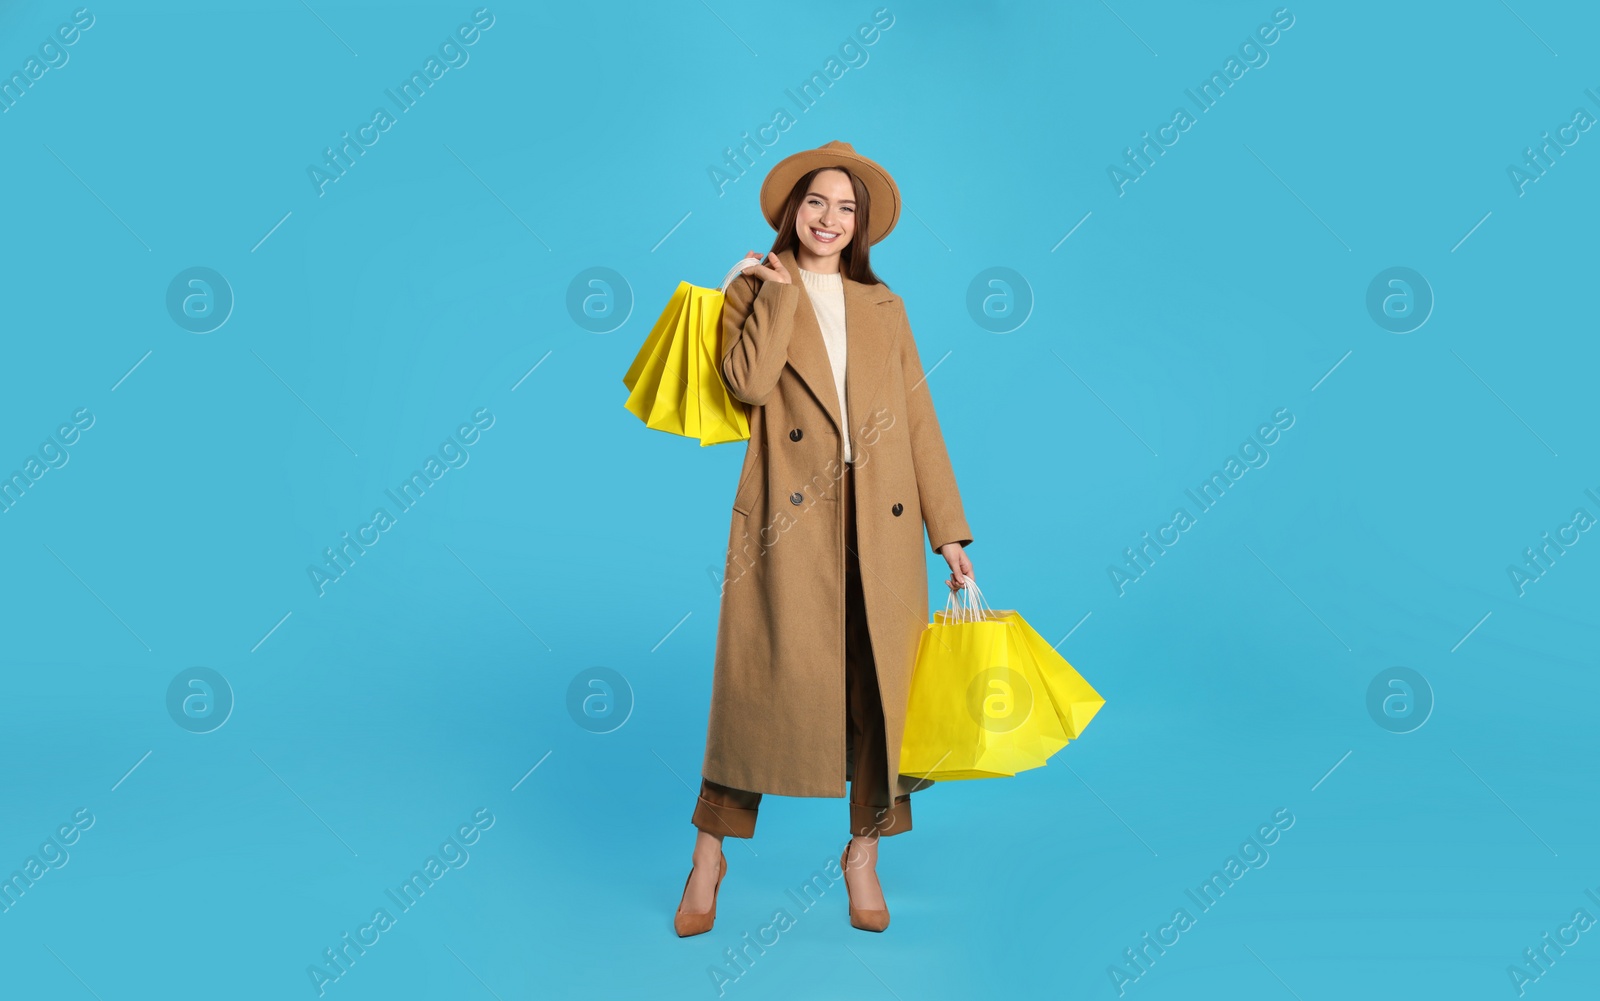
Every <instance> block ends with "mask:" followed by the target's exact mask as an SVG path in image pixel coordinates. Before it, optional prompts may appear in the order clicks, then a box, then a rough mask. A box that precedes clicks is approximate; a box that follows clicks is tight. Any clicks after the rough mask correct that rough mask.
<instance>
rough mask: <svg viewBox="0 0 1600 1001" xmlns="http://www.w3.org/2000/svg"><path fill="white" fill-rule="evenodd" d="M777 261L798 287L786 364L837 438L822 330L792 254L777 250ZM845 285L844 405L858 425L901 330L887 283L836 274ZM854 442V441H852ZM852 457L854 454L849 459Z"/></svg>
mask: <svg viewBox="0 0 1600 1001" xmlns="http://www.w3.org/2000/svg"><path fill="white" fill-rule="evenodd" d="M778 258H779V260H781V261H783V266H784V267H785V268H787V269H788V271H789V275H790V277H791V278H792V279H793V281H794V283H795V284H796V285H800V286H801V292H802V293H803V294H802V295H801V297H800V306H799V307H798V308H797V309H796V310H795V318H794V324H795V326H794V333H793V335H792V336H791V337H790V340H789V364H790V366H792V367H793V368H794V370H795V371H796V372H797V373H799V375H800V379H801V381H803V382H804V383H805V384H806V388H807V389H809V390H811V393H812V395H814V396H815V397H816V398H817V400H818V402H820V403H821V404H822V408H823V410H825V411H827V414H828V417H829V418H830V419H832V421H833V426H834V427H835V428H837V429H838V430H839V434H840V435H844V434H846V433H847V429H846V428H845V427H844V421H843V420H842V419H841V418H840V416H839V393H838V391H837V390H836V389H835V381H834V377H833V362H832V360H831V359H830V358H829V357H828V345H827V344H826V343H825V342H824V341H823V339H822V326H821V324H820V323H818V321H817V313H816V310H815V309H813V308H812V306H811V294H810V292H809V290H807V289H806V288H805V287H804V285H805V282H804V281H803V280H802V279H801V277H800V265H799V263H798V262H797V261H796V260H795V255H794V251H793V250H780V251H779V252H778ZM840 277H841V279H842V281H843V283H844V325H845V345H846V346H845V382H844V394H845V403H846V404H847V405H848V409H849V412H850V421H851V423H852V424H856V425H857V426H864V425H865V424H870V423H871V421H870V419H869V417H868V408H869V407H870V406H871V405H872V403H873V402H874V401H875V400H876V398H877V390H878V388H879V386H880V384H881V382H882V379H883V373H884V368H885V365H886V363H887V362H888V360H889V353H890V350H891V349H892V348H893V347H894V342H895V335H896V334H898V333H899V328H898V327H896V326H894V325H892V324H891V323H890V322H889V320H890V318H891V317H892V316H893V313H892V311H891V309H889V308H886V306H885V304H887V303H892V302H894V301H895V296H894V293H893V292H890V291H889V289H888V286H885V285H868V284H865V283H862V282H858V281H852V280H851V279H849V278H847V277H844V276H843V275H841V276H840ZM851 440H852V441H854V438H852V439H851ZM852 457H854V456H852Z"/></svg>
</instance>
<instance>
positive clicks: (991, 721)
mask: <svg viewBox="0 0 1600 1001" xmlns="http://www.w3.org/2000/svg"><path fill="white" fill-rule="evenodd" d="M961 594H962V597H963V599H964V601H965V602H966V604H965V605H964V606H963V607H959V608H958V607H953V606H954V602H955V598H956V596H955V594H954V593H952V595H951V596H950V599H949V603H948V606H947V608H946V610H945V611H942V612H937V613H935V615H934V620H933V622H931V623H929V624H928V626H927V627H926V628H925V629H924V630H923V633H922V636H921V639H920V641H919V642H918V646H917V657H916V665H915V670H914V673H913V675H912V679H911V693H910V698H909V701H908V705H907V713H906V728H905V734H904V739H903V740H902V742H901V750H900V771H901V773H902V774H905V775H913V776H917V777H920V778H927V779H931V780H933V781H941V780H944V781H948V780H951V779H977V778H999V777H1007V776H1012V775H1015V774H1016V773H1018V772H1021V771H1026V770H1027V769H1030V768H1038V767H1040V766H1042V765H1044V764H1046V763H1047V762H1048V760H1049V758H1050V756H1051V755H1052V754H1055V753H1056V752H1057V751H1059V750H1061V749H1062V748H1063V747H1065V746H1066V745H1067V744H1068V742H1070V741H1071V740H1072V739H1073V738H1074V737H1076V736H1077V735H1078V734H1079V733H1081V732H1082V727H1083V726H1086V725H1087V723H1088V720H1089V718H1090V717H1092V716H1093V715H1094V712H1095V711H1096V710H1098V709H1099V707H1100V706H1101V705H1104V700H1102V699H1100V697H1099V695H1098V694H1097V693H1095V692H1094V690H1093V689H1092V688H1090V687H1089V686H1088V683H1087V682H1086V681H1084V680H1083V678H1082V677H1081V676H1080V675H1078V673H1077V672H1076V671H1074V670H1072V667H1071V665H1069V664H1067V663H1066V661H1065V660H1064V659H1062V658H1061V655H1060V654H1058V653H1056V652H1055V651H1054V650H1053V649H1051V648H1050V646H1049V644H1048V643H1045V642H1044V639H1043V637H1041V636H1039V634H1038V633H1037V632H1035V631H1034V630H1033V628H1032V627H1031V626H1029V625H1028V624H1027V622H1026V621H1024V620H1023V618H1022V616H1021V614H1020V613H1018V612H1017V611H1015V610H1012V609H1003V610H999V611H996V610H995V609H992V608H988V607H987V606H986V605H985V604H984V603H983V596H982V594H981V593H980V592H978V590H977V584H976V582H975V581H973V579H972V578H970V577H968V578H967V586H966V587H965V588H963V589H962V592H961ZM1057 662H1059V663H1057Z"/></svg>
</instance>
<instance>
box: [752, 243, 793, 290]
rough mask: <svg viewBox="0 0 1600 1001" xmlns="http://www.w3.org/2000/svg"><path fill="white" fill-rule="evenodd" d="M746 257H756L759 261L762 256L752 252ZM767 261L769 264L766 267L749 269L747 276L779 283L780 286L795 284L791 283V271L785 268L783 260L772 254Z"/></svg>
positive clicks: (768, 255)
mask: <svg viewBox="0 0 1600 1001" xmlns="http://www.w3.org/2000/svg"><path fill="white" fill-rule="evenodd" d="M745 257H746V258H747V259H748V258H751V257H754V258H756V259H757V260H759V259H760V258H761V255H760V254H758V253H756V252H755V251H753V250H752V251H750V252H749V253H747V254H745ZM766 260H767V264H766V265H763V266H759V267H754V268H749V269H748V270H746V271H745V274H747V275H755V276H757V277H758V278H760V279H761V280H762V281H767V282H778V283H779V284H782V285H791V284H793V282H792V281H790V279H789V269H788V268H785V267H784V266H783V261H782V259H780V258H779V257H778V255H777V254H772V253H769V254H767V258H766Z"/></svg>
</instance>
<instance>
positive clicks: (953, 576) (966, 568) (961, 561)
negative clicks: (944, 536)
mask: <svg viewBox="0 0 1600 1001" xmlns="http://www.w3.org/2000/svg"><path fill="white" fill-rule="evenodd" d="M939 555H940V556H943V557H944V561H945V562H946V563H948V564H950V577H949V578H948V579H947V580H946V581H945V582H944V583H945V586H946V587H948V588H950V590H952V591H959V590H961V589H962V588H963V587H966V584H964V583H962V581H961V576H962V575H964V576H967V577H971V576H972V561H971V560H970V559H968V558H967V550H966V547H965V546H963V545H962V544H961V543H959V542H947V543H945V544H944V545H943V546H940V547H939Z"/></svg>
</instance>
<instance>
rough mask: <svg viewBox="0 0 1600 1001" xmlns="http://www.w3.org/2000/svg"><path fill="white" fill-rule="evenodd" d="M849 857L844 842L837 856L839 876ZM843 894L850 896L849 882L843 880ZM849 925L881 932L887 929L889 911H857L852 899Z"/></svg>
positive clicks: (848, 847) (846, 844)
mask: <svg viewBox="0 0 1600 1001" xmlns="http://www.w3.org/2000/svg"><path fill="white" fill-rule="evenodd" d="M849 857H850V842H848V841H846V842H845V843H844V851H843V852H841V853H840V855H839V871H840V875H841V876H843V873H844V870H845V868H846V866H848V864H849V863H848V862H847V861H846V859H848V858H849ZM874 875H876V874H874ZM844 892H845V896H847V897H848V896H849V894H850V881H849V880H848V879H847V880H845V883H844ZM850 923H851V924H852V925H854V926H855V927H857V928H860V929H861V930H862V931H883V930H884V929H885V928H887V927H889V911H888V910H887V909H883V910H857V909H856V904H855V901H854V900H853V899H852V900H851V901H850Z"/></svg>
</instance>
